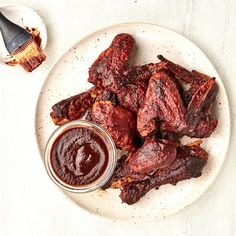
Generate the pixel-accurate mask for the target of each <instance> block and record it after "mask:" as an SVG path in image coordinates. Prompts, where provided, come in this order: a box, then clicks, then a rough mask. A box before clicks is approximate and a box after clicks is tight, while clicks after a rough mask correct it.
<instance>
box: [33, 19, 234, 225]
mask: <svg viewBox="0 0 236 236" xmlns="http://www.w3.org/2000/svg"><path fill="white" fill-rule="evenodd" d="M121 32H124V33H129V34H131V35H132V36H133V37H134V38H135V41H136V45H137V49H136V53H135V55H134V57H133V58H132V61H133V62H134V63H136V64H144V63H148V62H156V61H157V58H156V56H157V54H163V55H164V56H166V57H167V58H169V59H171V60H173V61H175V62H177V63H179V64H181V65H183V66H184V67H186V68H188V69H196V70H199V71H202V72H204V73H206V74H209V75H211V76H215V77H216V80H217V83H218V85H219V87H220V90H219V94H218V97H217V101H216V110H215V112H216V115H217V117H218V119H219V125H218V127H217V129H216V131H215V132H214V134H213V135H212V136H211V137H210V138H208V139H206V140H204V143H203V147H204V148H205V149H206V150H207V151H208V152H209V161H208V163H207V166H206V167H205V168H204V171H203V175H202V176H201V177H200V178H197V179H190V180H185V181H182V182H179V183H178V184H177V186H172V185H165V186H162V187H161V188H160V189H159V190H152V191H150V192H149V193H148V194H146V196H144V197H143V198H142V199H141V200H140V201H139V202H138V203H136V204H135V205H132V206H128V205H126V204H121V200H120V198H119V190H112V189H109V190H107V191H101V190H98V191H95V192H92V193H88V194H83V195H79V194H73V193H68V192H65V194H66V195H67V196H68V197H69V198H71V199H72V200H73V201H74V202H75V203H76V204H77V205H78V206H80V207H82V208H83V209H85V210H87V211H89V212H91V213H94V214H96V215H99V216H103V217H107V218H110V219H112V220H123V221H124V222H141V221H150V220H155V219H159V218H162V217H166V216H168V215H170V214H173V213H175V212H177V211H179V210H181V209H183V208H185V207H187V206H188V205H189V204H190V203H192V202H193V201H194V200H196V199H197V198H199V197H200V196H201V195H202V194H203V193H204V191H206V189H207V188H208V187H209V186H210V185H211V183H212V182H213V180H214V179H215V177H216V176H217V174H218V172H219V170H220V168H221V166H222V164H223V162H224V159H225V157H226V153H227V148H228V144H229V138H230V113H229V105H228V99H227V95H226V92H225V89H224V86H223V84H222V81H221V79H220V77H219V75H218V74H217V71H216V70H215V68H214V67H213V65H212V64H211V62H210V61H209V60H208V58H207V57H206V56H205V55H204V53H203V52H202V51H201V50H200V49H199V48H198V47H197V46H196V45H194V44H193V43H192V42H190V41H189V40H188V39H186V38H184V37H183V36H181V35H179V34H177V33H175V32H173V31H171V30H168V29H165V28H162V27H159V26H155V25H148V24H142V23H129V24H120V25H115V26H111V27H108V28H105V29H102V30H99V31H97V32H95V33H93V34H91V35H89V36H87V37H85V38H84V39H82V40H80V41H79V42H78V43H76V44H75V45H74V46H73V47H71V48H70V49H69V50H68V51H67V52H66V53H65V54H64V55H63V56H62V57H61V58H60V59H59V60H58V61H57V62H56V63H55V64H54V66H53V67H52V69H51V71H50V73H49V74H48V77H47V79H46V81H45V83H44V85H43V88H42V90H41V93H40V95H39V100H38V105H37V109H36V134H37V141H38V145H39V149H40V152H41V154H42V153H43V151H44V148H45V145H46V142H47V140H48V138H49V136H50V134H51V133H52V132H53V130H55V129H56V126H55V125H54V124H53V122H52V121H51V119H50V116H49V113H50V110H51V107H52V105H54V104H55V103H56V102H58V101H60V100H62V99H64V98H67V97H69V96H72V95H75V94H78V93H80V92H82V91H85V90H87V89H88V88H89V87H90V86H91V84H89V83H88V82H87V77H88V68H89V66H90V65H91V64H92V62H93V61H94V60H95V59H96V58H97V56H98V55H99V53H100V52H101V51H102V50H104V49H105V48H107V47H108V46H109V45H110V43H111V40H112V39H113V37H114V36H115V35H116V34H118V33H121ZM45 175H46V171H45ZM48 179H49V178H48ZM48 181H50V179H49V180H48ZM52 184H53V183H52Z"/></svg>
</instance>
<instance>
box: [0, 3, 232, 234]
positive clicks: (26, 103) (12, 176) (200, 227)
mask: <svg viewBox="0 0 236 236" xmlns="http://www.w3.org/2000/svg"><path fill="white" fill-rule="evenodd" d="M7 2H9V3H10V2H15V3H22V4H25V5H28V6H30V7H32V8H33V9H34V10H35V11H37V12H38V14H39V15H40V16H41V17H42V18H43V19H44V21H45V22H46V25H47V29H48V44H47V48H46V54H47V61H46V62H45V63H44V64H43V65H42V66H41V67H40V68H39V69H38V70H36V71H34V72H33V73H32V74H26V73H25V72H24V71H23V70H21V69H20V68H11V67H7V66H3V65H1V64H0V235H4V236H5V235H30V236H31V235H93V236H96V235H99V236H100V235H101V236H106V235H119V236H121V235H145V236H147V235H175V236H178V235H191V236H192V235H224V236H233V235H236V223H235V222H236V219H235V218H236V203H235V202H236V200H235V199H236V184H235V178H236V174H235V173H236V157H235V153H236V146H235V138H236V137H235V135H236V133H235V131H236V129H235V110H236V109H235V106H236V92H235V90H236V89H235V87H236V1H234V0H228V1H224V0H216V1H215V0H212V1H210V0H208V1H207V0H200V1H197V0H191V1H190V0H179V1H177V0H162V1H154V0H153V1H151V0H130V1H129V0H123V1H122V0H115V1H112V0H103V1H102V0H100V1H96V0H93V1H92V0H90V1H88V0H78V1H75V0H74V1H72V0H71V1H69V0H67V1H66V0H64V1H56V0H50V1H49V0H40V1H39V0H37V1H36V0H21V1H1V3H7ZM137 21H138V22H146V23H154V24H157V25H160V26H164V27H167V28H169V29H172V30H174V31H176V32H178V33H181V34H183V35H184V36H186V37H187V38H189V39H190V40H192V41H193V42H194V43H195V44H197V45H198V46H199V47H200V48H201V49H202V50H203V51H204V52H205V53H206V55H207V56H208V57H209V58H210V60H211V61H212V63H213V64H214V66H215V67H216V69H217V71H218V72H219V74H220V76H221V78H222V80H223V82H224V85H225V87H226V90H227V93H228V96H229V101H230V107H231V126H232V131H231V132H232V135H231V143H230V148H229V152H228V156H227V159H226V161H225V164H224V166H223V168H222V170H221V172H220V174H219V176H218V177H217V179H216V181H215V182H214V183H213V184H212V185H211V187H210V188H209V189H208V191H207V192H206V193H205V194H204V195H203V196H202V197H201V198H200V199H198V200H197V201H196V202H195V203H194V204H192V205H190V206H189V207H188V208H186V209H185V210H183V211H181V212H179V213H177V214H175V215H173V216H170V217H167V218H166V219H163V220H159V221H156V222H151V223H145V224H140V225H131V224H121V223H117V222H108V221H106V220H103V219H101V218H98V217H95V216H92V215H90V214H88V213H85V212H84V211H82V210H81V209H80V208H78V207H77V206H76V205H75V204H74V203H73V202H71V201H70V200H69V199H67V198H66V197H65V196H64V195H63V193H62V192H61V191H59V189H58V188H57V187H56V186H54V184H53V183H52V182H51V181H50V180H49V178H48V176H47V175H46V173H45V169H44V166H43V163H42V161H41V157H40V155H39V153H38V149H37V144H36V139H35V130H34V115H35V107H36V102H37V97H38V94H39V92H40V88H41V86H42V84H43V82H44V80H45V77H46V75H47V73H48V71H49V69H50V67H51V65H52V63H53V62H54V61H55V60H56V59H57V58H58V57H59V56H60V55H61V54H62V53H63V52H64V51H65V50H66V49H68V48H69V47H70V46H71V45H72V44H74V43H75V42H77V41H78V40H79V39H80V38H81V37H83V36H85V35H86V34H88V33H90V32H93V31H96V30H97V29H100V28H103V27H105V26H108V25H112V24H117V23H122V22H137Z"/></svg>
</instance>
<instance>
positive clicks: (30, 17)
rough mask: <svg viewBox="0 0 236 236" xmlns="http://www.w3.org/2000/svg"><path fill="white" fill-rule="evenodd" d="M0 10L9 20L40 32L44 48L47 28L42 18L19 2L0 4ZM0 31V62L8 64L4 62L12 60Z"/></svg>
mask: <svg viewBox="0 0 236 236" xmlns="http://www.w3.org/2000/svg"><path fill="white" fill-rule="evenodd" d="M0 11H1V12H2V14H3V15H4V16H6V17H7V18H8V19H9V20H10V21H12V22H14V23H15V24H17V25H19V26H21V27H23V28H26V27H28V28H30V29H32V28H35V29H37V30H38V31H39V32H40V37H41V40H42V41H41V48H42V49H44V48H45V47H46V44H47V29H46V26H45V23H44V22H43V20H42V18H41V17H40V16H39V15H38V14H37V13H36V12H35V11H34V10H33V9H31V8H29V7H27V6H24V5H21V4H5V5H4V4H0ZM12 60H13V58H12V57H11V56H10V55H9V53H8V51H7V49H6V47H5V45H4V42H3V39H2V34H1V32H0V63H2V64H4V65H6V66H8V64H6V62H9V61H12Z"/></svg>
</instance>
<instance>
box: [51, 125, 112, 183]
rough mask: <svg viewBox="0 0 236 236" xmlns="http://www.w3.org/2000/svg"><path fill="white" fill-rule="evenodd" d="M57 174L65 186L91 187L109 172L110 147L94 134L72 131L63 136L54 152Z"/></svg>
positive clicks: (56, 144)
mask: <svg viewBox="0 0 236 236" xmlns="http://www.w3.org/2000/svg"><path fill="white" fill-rule="evenodd" d="M51 163H52V168H53V170H54V172H55V173H56V174H57V176H58V177H59V178H60V179H61V180H62V181H63V182H65V183H67V184H69V185H73V186H81V185H88V184H91V183H92V182H94V181H96V180H97V179H98V178H99V177H100V176H102V174H103V173H104V172H105V170H106V168H107V165H108V150H107V147H106V144H105V143H104V141H103V140H102V138H100V137H99V136H98V135H97V134H96V133H95V132H94V131H92V130H90V129H87V128H72V129H69V130H66V131H65V132H64V133H62V134H61V135H60V136H58V138H57V139H56V141H55V142H54V144H53V146H52V149H51Z"/></svg>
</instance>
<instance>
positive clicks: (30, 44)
mask: <svg viewBox="0 0 236 236" xmlns="http://www.w3.org/2000/svg"><path fill="white" fill-rule="evenodd" d="M0 30H1V32H2V37H3V41H4V44H5V46H6V48H7V50H8V52H9V53H10V55H11V56H13V57H14V58H15V59H16V61H17V62H18V63H19V64H20V65H21V66H22V67H23V68H24V69H25V70H26V71H28V72H32V71H33V70H34V69H36V68H37V67H38V66H39V65H41V64H42V62H43V61H45V59H46V56H45V54H44V53H43V51H42V50H41V48H40V47H39V46H38V45H37V44H36V42H35V41H34V40H33V39H32V37H31V35H30V33H29V32H28V31H26V30H25V29H23V28H22V27H20V26H19V25H16V24H15V23H13V22H11V21H10V20H8V19H7V18H6V17H5V16H4V15H3V14H2V13H1V12H0Z"/></svg>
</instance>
